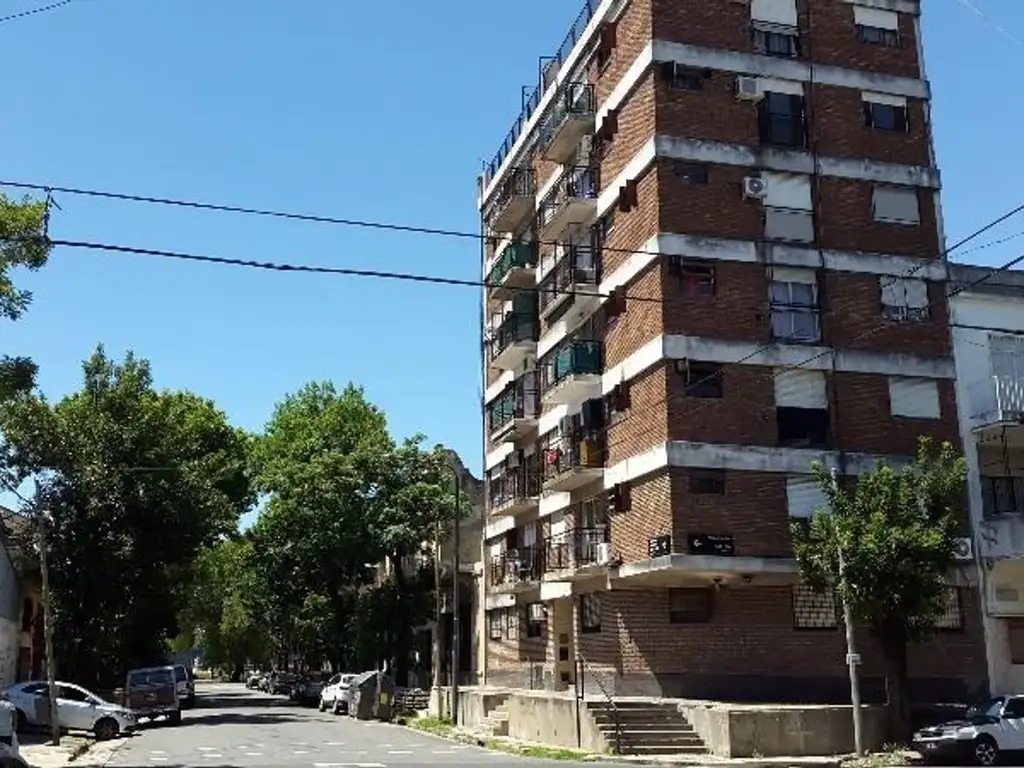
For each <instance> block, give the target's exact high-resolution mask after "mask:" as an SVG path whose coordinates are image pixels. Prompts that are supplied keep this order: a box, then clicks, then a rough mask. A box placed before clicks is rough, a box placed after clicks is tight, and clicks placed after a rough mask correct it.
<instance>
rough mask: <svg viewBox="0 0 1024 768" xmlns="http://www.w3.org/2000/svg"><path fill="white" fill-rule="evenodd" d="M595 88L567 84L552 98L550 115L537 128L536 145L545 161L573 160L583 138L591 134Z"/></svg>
mask: <svg viewBox="0 0 1024 768" xmlns="http://www.w3.org/2000/svg"><path fill="white" fill-rule="evenodd" d="M594 107H595V99H594V86H592V85H590V84H589V83H566V84H565V85H564V86H562V89H561V91H560V92H559V93H558V94H557V95H556V96H555V99H554V104H553V105H552V110H551V113H550V114H549V115H548V117H547V119H546V120H545V121H544V124H543V125H542V126H541V129H540V140H539V145H540V147H541V152H542V153H543V155H544V157H545V159H547V160H555V161H557V162H559V163H565V162H567V161H570V160H572V158H573V155H574V154H575V153H576V148H577V147H578V146H579V143H580V141H581V140H582V139H583V137H584V136H586V135H588V134H592V133H593V132H594Z"/></svg>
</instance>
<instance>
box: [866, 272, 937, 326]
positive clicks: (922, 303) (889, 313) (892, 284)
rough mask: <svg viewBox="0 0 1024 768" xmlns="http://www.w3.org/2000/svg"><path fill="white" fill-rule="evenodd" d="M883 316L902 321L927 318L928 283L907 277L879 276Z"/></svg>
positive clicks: (915, 320)
mask: <svg viewBox="0 0 1024 768" xmlns="http://www.w3.org/2000/svg"><path fill="white" fill-rule="evenodd" d="M878 286H879V290H880V291H881V295H882V317H884V318H885V319H886V320H893V321H895V322H900V323H911V322H917V321H920V320H925V319H927V318H928V315H929V306H928V283H927V282H926V281H924V280H913V279H910V278H906V277H888V276H883V277H880V278H878Z"/></svg>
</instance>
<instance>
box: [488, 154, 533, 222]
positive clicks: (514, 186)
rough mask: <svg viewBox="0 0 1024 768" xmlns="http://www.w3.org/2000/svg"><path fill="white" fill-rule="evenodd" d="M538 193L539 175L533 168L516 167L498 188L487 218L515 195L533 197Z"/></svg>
mask: <svg viewBox="0 0 1024 768" xmlns="http://www.w3.org/2000/svg"><path fill="white" fill-rule="evenodd" d="M536 194H537V176H536V174H535V173H534V172H533V168H527V167H521V168H516V169H515V170H514V171H512V172H511V173H510V174H509V175H508V178H507V179H505V181H503V182H502V184H501V186H500V187H499V188H498V191H497V193H496V194H495V196H494V202H492V203H491V205H490V206H489V207H488V208H487V214H486V218H487V219H490V218H492V217H493V216H494V214H496V213H498V212H499V211H501V210H502V208H504V207H505V206H506V205H508V202H509V200H511V199H512V198H514V197H533V196H534V195H536Z"/></svg>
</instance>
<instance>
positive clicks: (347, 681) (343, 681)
mask: <svg viewBox="0 0 1024 768" xmlns="http://www.w3.org/2000/svg"><path fill="white" fill-rule="evenodd" d="M355 679H356V676H355V675H342V676H341V684H342V685H350V684H351V683H352V681H353V680H355Z"/></svg>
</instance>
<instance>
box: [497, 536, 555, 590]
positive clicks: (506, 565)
mask: <svg viewBox="0 0 1024 768" xmlns="http://www.w3.org/2000/svg"><path fill="white" fill-rule="evenodd" d="M543 574H544V547H543V545H536V544H532V545H529V546H525V547H518V548H517V549H513V550H509V551H507V552H503V553H502V554H500V555H494V556H493V557H492V558H491V584H492V585H493V586H499V585H502V584H524V583H529V582H531V581H539V580H540V578H541V576H542V575H543Z"/></svg>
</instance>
